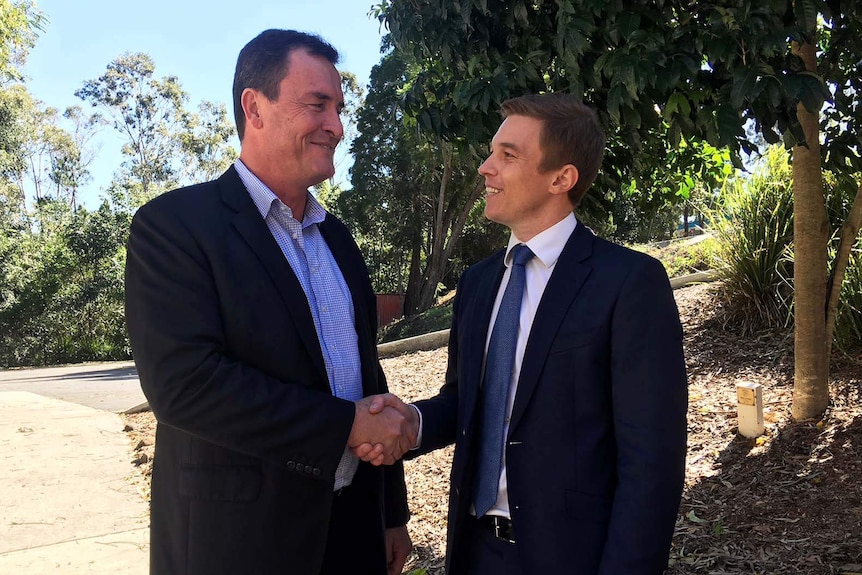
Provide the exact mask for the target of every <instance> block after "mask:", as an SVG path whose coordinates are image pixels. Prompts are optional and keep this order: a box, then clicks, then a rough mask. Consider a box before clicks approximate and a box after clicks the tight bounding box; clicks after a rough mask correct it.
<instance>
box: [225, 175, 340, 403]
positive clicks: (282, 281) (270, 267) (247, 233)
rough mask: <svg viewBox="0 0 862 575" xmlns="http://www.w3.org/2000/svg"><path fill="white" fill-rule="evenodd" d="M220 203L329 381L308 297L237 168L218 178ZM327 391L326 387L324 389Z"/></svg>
mask: <svg viewBox="0 0 862 575" xmlns="http://www.w3.org/2000/svg"><path fill="white" fill-rule="evenodd" d="M219 187H220V189H221V195H222V201H224V203H225V204H227V205H228V206H229V207H230V208H231V209H232V210H233V211H234V212H236V213H235V215H234V217H233V220H232V223H233V225H234V227H235V228H236V230H237V231H238V232H239V234H240V235H241V236H242V237H243V239H244V240H245V241H246V243H247V244H248V245H249V247H250V248H251V250H252V251H253V252H254V253H255V255H256V256H257V257H258V259H259V260H260V262H261V264H262V265H263V269H264V270H266V273H267V274H268V275H269V277H270V279H272V282H273V284H274V285H275V288H276V290H278V293H279V294H280V295H281V299H282V301H283V302H284V307H285V308H286V309H287V311H288V313H289V315H290V317H291V318H292V319H293V323H294V324H295V326H296V330H297V332H298V333H299V335H300V338H301V339H302V341H303V343H304V344H305V347H306V348H307V349H308V351H309V355H310V356H311V357H312V358H313V360H314V364H315V366H316V367H317V369H318V371H319V372H320V375H321V377H322V378H323V381H327V382H328V381H329V378H328V376H327V375H326V365H325V364H324V362H323V353H322V352H321V350H320V342H319V341H318V339H317V331H316V330H315V329H314V319H313V318H312V317H311V310H310V309H309V307H308V298H306V297H305V292H304V291H303V289H302V284H300V283H299V279H298V278H297V277H296V274H295V273H294V272H293V269H292V268H291V267H290V264H289V263H288V262H287V259H286V258H285V257H284V254H283V253H282V251H281V248H279V247H278V243H277V242H276V241H275V238H273V237H272V233H271V232H270V231H269V228H268V227H267V225H266V222H264V221H263V219H262V218H261V216H260V212H259V211H257V207H256V206H255V205H254V202H253V201H251V197H250V196H249V195H248V191H247V190H246V189H245V186H244V185H243V183H242V180H241V179H240V177H239V174H238V173H237V172H236V169H234V168H233V167H231V168H230V169H228V171H227V172H225V173H224V174H223V175H222V176H221V177H220V178H219ZM327 389H329V387H328V386H327Z"/></svg>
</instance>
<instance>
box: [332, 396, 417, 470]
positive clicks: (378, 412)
mask: <svg viewBox="0 0 862 575" xmlns="http://www.w3.org/2000/svg"><path fill="white" fill-rule="evenodd" d="M355 406H356V417H355V418H354V420H353V428H352V429H351V430H350V437H349V438H348V439H347V445H348V446H349V447H350V450H351V451H352V452H353V454H354V455H356V456H357V457H358V458H359V459H361V460H362V461H367V462H369V463H371V464H372V465H392V464H393V463H395V462H396V461H398V460H399V459H401V457H402V456H403V455H404V454H405V453H406V452H407V451H409V450H410V449H413V448H414V447H416V441H417V437H418V435H419V413H418V412H417V411H416V409H415V408H413V407H411V406H409V405H407V404H405V403H404V402H403V401H401V400H400V399H398V397H396V396H394V395H392V394H391V393H383V394H380V395H371V396H368V397H363V398H362V399H360V400H359V401H357V402H356V403H355Z"/></svg>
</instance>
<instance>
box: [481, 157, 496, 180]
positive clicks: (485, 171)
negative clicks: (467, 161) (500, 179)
mask: <svg viewBox="0 0 862 575" xmlns="http://www.w3.org/2000/svg"><path fill="white" fill-rule="evenodd" d="M492 172H493V166H492V165H491V156H488V157H487V158H485V161H484V162H482V164H481V165H480V166H479V174H480V175H482V176H486V177H487V176H488V175H490V174H491V173H492Z"/></svg>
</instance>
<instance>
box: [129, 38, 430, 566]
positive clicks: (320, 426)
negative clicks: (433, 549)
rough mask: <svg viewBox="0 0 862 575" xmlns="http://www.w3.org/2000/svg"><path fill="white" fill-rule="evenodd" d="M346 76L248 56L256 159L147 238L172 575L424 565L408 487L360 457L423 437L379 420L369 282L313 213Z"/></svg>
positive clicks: (392, 416) (152, 227) (143, 246)
mask: <svg viewBox="0 0 862 575" xmlns="http://www.w3.org/2000/svg"><path fill="white" fill-rule="evenodd" d="M337 59H338V54H337V52H336V51H335V50H334V49H333V48H332V47H331V46H330V45H329V44H327V43H326V42H324V41H323V40H321V39H320V38H318V37H316V36H311V35H307V34H304V33H300V32H294V31H286V30H268V31H265V32H263V33H262V34H260V35H259V36H258V37H256V38H255V39H253V40H252V41H251V42H249V44H248V45H246V47H245V48H243V50H242V52H241V53H240V56H239V59H238V61H237V69H236V75H235V78H234V110H235V116H236V121H237V130H238V132H239V137H240V141H241V143H242V151H241V154H240V159H239V160H238V161H237V162H236V164H235V165H234V166H233V167H231V168H230V169H229V170H228V171H227V172H225V174H224V175H222V176H221V177H220V178H219V179H218V180H216V181H212V182H208V183H205V184H200V185H197V186H191V187H188V188H183V189H179V190H175V191H172V192H169V193H166V194H164V195H162V196H160V197H157V198H156V199H154V200H153V201H151V202H149V203H148V204H146V205H145V206H143V207H142V208H141V209H140V210H139V211H138V213H137V214H136V216H135V218H134V221H133V223H132V228H131V234H130V237H129V242H128V259H127V268H126V320H127V324H128V329H129V336H130V340H131V344H132V351H133V354H134V358H135V362H136V365H137V368H138V373H139V376H140V380H141V386H142V387H143V390H144V392H145V394H146V396H147V399H148V400H149V402H150V407H151V408H152V410H153V413H154V414H155V415H156V418H157V419H158V430H157V434H156V455H155V467H154V470H153V486H152V502H151V527H150V529H151V564H150V570H151V572H152V573H154V574H163V575H168V574H170V575H180V574H190V575H192V574H194V575H214V574H220V573H224V574H239V573H242V574H261V575H266V574H275V573H290V574H292V575H296V574H301V575H318V574H321V573H322V574H342V573H362V574H369V575H370V574H374V575H383V574H385V573H387V571H388V573H390V574H394V573H400V572H401V568H402V566H403V564H404V562H405V560H406V557H407V555H408V553H409V552H410V538H409V536H408V535H407V530H406V527H405V524H406V522H407V519H408V510H407V502H406V493H405V485H404V475H403V469H402V468H401V466H400V465H396V466H392V467H388V468H375V467H373V466H371V465H368V464H366V463H361V462H359V461H358V459H356V458H355V456H353V455H352V454H351V453H350V452H349V450H348V446H349V445H355V444H357V443H360V442H363V441H373V442H374V443H380V444H381V445H386V446H387V449H389V450H392V449H395V448H396V446H397V444H398V442H399V441H404V439H403V436H404V435H405V431H408V430H407V428H406V420H405V418H404V417H403V416H402V415H401V414H400V413H398V412H397V411H396V410H394V409H393V410H388V412H387V413H381V414H380V415H382V417H380V415H374V416H372V415H370V414H369V410H368V407H367V404H368V402H369V401H370V398H369V397H368V396H370V395H372V394H381V393H385V392H386V391H387V388H386V381H385V379H384V375H383V372H382V370H381V368H380V364H379V362H378V359H377V351H376V344H375V341H376V337H375V336H376V327H377V321H376V307H375V298H374V294H373V292H372V288H371V284H370V281H369V278H368V271H367V269H366V267H365V264H364V262H363V260H362V256H361V254H360V252H359V250H358V248H357V246H356V244H355V243H354V242H353V240H352V238H351V236H350V234H349V232H348V230H347V229H346V228H345V227H344V225H343V224H342V223H341V222H339V221H338V220H336V219H335V218H334V217H333V216H331V215H330V214H327V213H326V212H325V211H324V210H323V208H322V207H321V206H320V204H318V203H317V201H316V200H315V199H314V197H313V196H311V195H310V194H309V193H308V188H309V187H310V186H313V185H314V184H316V183H318V182H320V181H322V180H324V179H325V178H328V177H331V176H332V175H333V173H334V167H333V153H334V149H335V146H336V145H337V144H338V142H339V140H340V139H341V138H342V136H343V128H342V125H341V121H340V119H339V112H340V111H341V109H342V108H343V106H344V101H343V95H342V91H341V80H340V76H339V73H338V71H337V70H336V69H335V66H334V64H335V63H336V62H337ZM389 401H391V402H393V403H394V404H395V405H397V401H395V400H394V399H391V398H390V400H389ZM414 442H415V437H412V438H411V441H410V442H409V445H411V446H412V445H413V444H414ZM398 449H400V450H403V448H398Z"/></svg>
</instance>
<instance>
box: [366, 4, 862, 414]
mask: <svg viewBox="0 0 862 575" xmlns="http://www.w3.org/2000/svg"><path fill="white" fill-rule="evenodd" d="M377 12H378V14H379V16H380V18H381V20H382V21H384V22H385V23H386V24H387V26H388V27H389V30H390V32H391V39H392V42H393V43H394V45H395V46H396V48H397V49H402V50H405V51H409V52H410V53H412V54H413V55H414V57H415V58H416V61H417V62H419V63H420V66H421V67H422V73H420V74H419V76H417V79H416V81H415V82H414V83H413V84H412V86H411V89H410V90H409V92H408V93H407V98H406V104H407V110H408V112H409V113H410V114H411V115H413V116H415V117H417V118H418V119H419V121H420V122H421V123H422V125H423V126H424V127H426V129H430V130H433V131H434V132H435V133H438V134H441V135H444V136H445V137H449V138H454V137H461V136H463V137H466V138H468V139H472V140H477V141H478V140H487V139H488V137H489V136H490V134H491V130H492V129H493V124H494V122H493V121H492V120H491V119H490V118H489V115H488V114H487V112H488V111H489V110H494V109H496V108H497V106H498V105H499V103H500V102H501V101H502V100H504V99H505V98H507V97H510V96H512V95H518V94H522V93H525V92H540V91H567V92H570V93H573V94H576V95H578V96H580V97H582V98H583V99H584V100H585V101H587V102H588V103H590V104H592V105H593V106H594V107H595V108H596V109H598V110H599V111H600V115H601V117H602V120H603V123H604V124H605V126H606V128H607V130H608V132H609V134H610V138H609V142H608V153H607V156H606V161H605V163H604V166H603V170H602V178H601V179H600V180H599V181H598V182H597V186H596V189H597V191H598V192H601V191H602V190H605V189H612V188H614V187H619V185H621V184H623V183H625V182H627V181H630V180H632V179H634V180H638V179H639V178H641V177H643V174H644V173H645V172H646V171H648V170H649V169H651V168H653V167H655V166H659V165H663V164H664V163H665V162H664V160H663V159H661V158H660V157H659V158H658V159H657V156H661V155H662V154H665V153H666V152H667V150H668V147H667V146H666V143H669V144H670V149H675V148H676V147H677V145H678V144H679V142H681V141H682V140H683V139H687V140H700V141H705V142H708V143H709V144H710V145H712V146H715V147H719V148H728V149H729V150H730V151H731V157H732V158H733V159H734V160H735V162H736V163H737V165H740V164H741V162H740V160H739V158H740V155H739V151H740V150H742V151H746V152H753V151H754V150H755V147H756V143H755V142H752V141H751V140H750V138H749V135H750V133H749V132H747V131H746V129H745V126H746V125H747V124H749V123H750V124H753V125H754V127H755V131H756V132H757V133H759V134H760V135H762V137H763V138H764V139H765V140H766V141H767V142H770V143H773V142H779V141H782V140H783V142H784V143H785V145H787V146H788V147H792V148H793V165H794V196H795V200H794V209H795V211H796V216H797V217H796V218H795V225H796V226H797V230H796V232H795V240H796V263H797V266H796V275H795V278H794V285H795V298H796V300H797V302H796V309H797V315H796V320H797V321H796V353H795V358H796V388H795V393H794V408H793V414H794V417H796V418H807V417H815V416H817V415H819V414H820V413H822V411H823V409H825V407H826V405H827V403H828V387H827V383H828V363H829V362H828V357H829V348H828V342H829V341H831V331H829V324H830V322H831V320H830V319H829V317H830V316H831V315H833V312H834V310H835V308H836V306H837V302H838V297H837V294H838V293H839V292H840V286H841V284H842V282H841V278H842V277H843V273H844V267H845V266H846V261H847V259H848V257H849V254H850V247H851V246H852V245H853V243H854V241H855V238H856V236H857V234H858V233H859V229H860V226H862V188H860V189H859V190H860V191H859V192H858V193H857V195H856V198H857V201H856V203H855V204H854V208H852V209H851V211H850V217H849V218H848V224H849V225H847V226H845V232H844V235H845V241H844V242H842V247H841V249H840V250H839V252H840V253H839V256H838V257H837V258H836V259H835V262H836V265H835V266H834V267H833V269H832V271H831V272H829V273H827V269H826V261H827V252H826V246H827V243H828V240H829V236H830V233H829V229H828V224H829V223H828V221H827V218H826V213H825V209H824V205H825V198H824V194H823V187H822V185H821V184H820V181H821V168H822V169H825V170H827V171H830V172H832V173H834V174H835V175H836V178H837V180H838V185H842V186H848V187H849V188H850V189H852V190H856V188H857V185H856V182H855V180H856V179H857V178H858V172H859V171H860V168H862V155H860V149H862V148H860V135H862V122H860V117H859V115H858V114H857V113H856V110H857V108H858V106H859V94H860V93H862V92H860V88H862V85H860V84H862V74H859V62H860V61H862V42H860V40H859V39H860V32H862V5H860V4H859V3H855V2H843V3H842V2H839V1H838V0H743V1H734V2H729V1H725V0H718V1H710V2H702V1H694V0H638V1H633V2H619V1H617V2H605V1H603V0H553V1H552V0H537V1H535V2H524V1H523V0H461V1H457V2H430V1H421V0H420V1H418V2H414V1H410V2H408V1H406V0H387V1H385V2H383V3H382V4H380V5H379V6H378V7H377ZM788 39H790V41H788ZM826 101H829V102H830V104H829V105H828V106H826V107H825V108H823V110H822V112H821V107H822V105H823V104H824V102H826ZM818 131H822V134H823V136H824V137H823V138H822V140H821V138H820V134H819V133H818ZM821 141H822V147H821V145H820V144H821ZM855 206H858V208H857V207H855ZM828 287H831V289H827V288H828ZM827 331H829V333H828V334H827Z"/></svg>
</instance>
